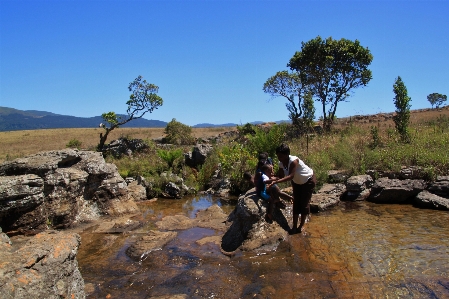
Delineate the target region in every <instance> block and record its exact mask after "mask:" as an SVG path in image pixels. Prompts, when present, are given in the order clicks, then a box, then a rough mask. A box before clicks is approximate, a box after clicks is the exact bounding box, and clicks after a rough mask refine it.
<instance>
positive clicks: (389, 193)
mask: <svg viewBox="0 0 449 299" xmlns="http://www.w3.org/2000/svg"><path fill="white" fill-rule="evenodd" d="M425 188H426V183H425V182H424V180H398V179H388V178H380V179H378V180H376V181H375V182H374V185H373V187H372V188H371V194H370V197H369V198H368V199H369V200H370V201H373V202H377V203H405V202H407V201H409V200H411V199H413V198H414V197H415V196H416V195H418V193H419V192H421V191H423V190H424V189H425Z"/></svg>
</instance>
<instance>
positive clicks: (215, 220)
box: [195, 204, 228, 231]
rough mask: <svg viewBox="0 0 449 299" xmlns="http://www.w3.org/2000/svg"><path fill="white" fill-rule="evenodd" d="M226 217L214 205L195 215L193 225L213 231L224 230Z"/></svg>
mask: <svg viewBox="0 0 449 299" xmlns="http://www.w3.org/2000/svg"><path fill="white" fill-rule="evenodd" d="M227 218H228V215H226V214H225V213H224V212H223V210H222V209H221V208H220V207H219V206H218V205H217V204H214V205H212V206H210V207H208V208H207V209H205V210H201V211H199V212H198V213H197V215H196V218H195V223H196V225H197V226H199V227H204V228H212V229H215V230H222V231H224V230H226V224H225V223H226V220H227Z"/></svg>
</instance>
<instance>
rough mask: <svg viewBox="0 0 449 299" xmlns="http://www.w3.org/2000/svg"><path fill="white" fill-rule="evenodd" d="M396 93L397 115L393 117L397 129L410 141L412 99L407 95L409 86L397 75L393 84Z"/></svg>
mask: <svg viewBox="0 0 449 299" xmlns="http://www.w3.org/2000/svg"><path fill="white" fill-rule="evenodd" d="M393 91H394V93H395V97H394V105H395V106H396V115H395V116H394V117H393V121H394V124H395V126H396V130H397V131H398V133H399V135H401V139H402V141H404V142H410V134H409V132H408V125H409V121H410V107H411V105H410V101H411V98H410V97H409V96H408V95H407V87H405V84H404V82H403V81H402V79H401V77H399V76H398V77H397V78H396V81H395V83H394V85H393Z"/></svg>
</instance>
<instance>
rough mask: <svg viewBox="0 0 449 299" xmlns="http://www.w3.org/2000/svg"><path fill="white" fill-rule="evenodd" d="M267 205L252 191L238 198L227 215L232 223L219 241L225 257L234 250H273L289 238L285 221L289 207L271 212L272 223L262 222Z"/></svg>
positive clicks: (289, 210)
mask: <svg viewBox="0 0 449 299" xmlns="http://www.w3.org/2000/svg"><path fill="white" fill-rule="evenodd" d="M265 212H266V202H265V201H263V200H262V199H261V198H260V197H258V196H257V195H256V191H255V188H253V189H250V190H248V191H247V192H246V193H245V194H243V195H241V196H240V197H239V199H238V202H237V206H236V207H235V209H234V211H233V212H232V213H231V214H230V215H229V216H228V222H232V224H231V225H230V226H229V228H228V230H227V231H226V233H225V234H224V235H223V238H222V241H221V249H222V252H223V253H225V254H232V253H233V252H234V251H235V250H237V249H241V250H246V251H248V250H256V249H261V248H267V249H271V250H272V249H275V248H276V247H277V246H278V244H279V243H280V241H282V240H284V239H285V238H286V237H287V235H288V232H287V231H288V229H289V226H288V221H289V220H291V217H292V214H291V205H288V206H287V208H286V209H285V210H283V211H281V210H279V209H277V208H276V209H275V210H274V211H273V213H272V214H273V223H271V224H268V223H267V222H266V221H265V220H264V216H265Z"/></svg>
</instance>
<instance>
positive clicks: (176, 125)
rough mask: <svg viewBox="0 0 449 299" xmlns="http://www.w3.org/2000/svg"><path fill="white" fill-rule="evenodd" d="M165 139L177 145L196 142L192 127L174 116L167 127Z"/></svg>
mask: <svg viewBox="0 0 449 299" xmlns="http://www.w3.org/2000/svg"><path fill="white" fill-rule="evenodd" d="M164 132H165V134H167V135H166V136H165V140H166V141H167V142H168V143H171V144H176V145H188V144H193V143H194V142H195V138H194V137H193V136H192V127H190V126H188V125H185V124H183V123H180V122H179V121H177V120H176V119H175V118H173V119H172V120H171V121H170V122H169V123H168V124H167V126H166V127H165V131H164Z"/></svg>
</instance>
